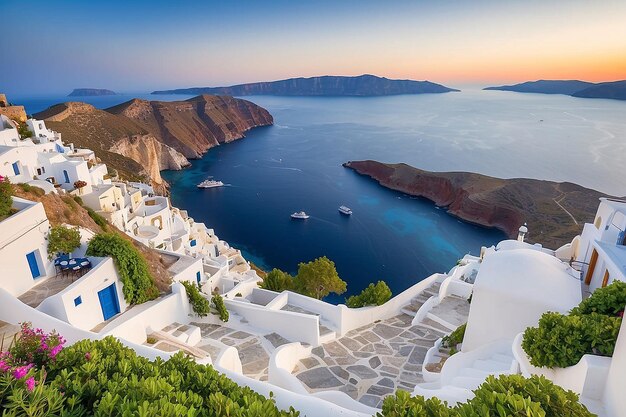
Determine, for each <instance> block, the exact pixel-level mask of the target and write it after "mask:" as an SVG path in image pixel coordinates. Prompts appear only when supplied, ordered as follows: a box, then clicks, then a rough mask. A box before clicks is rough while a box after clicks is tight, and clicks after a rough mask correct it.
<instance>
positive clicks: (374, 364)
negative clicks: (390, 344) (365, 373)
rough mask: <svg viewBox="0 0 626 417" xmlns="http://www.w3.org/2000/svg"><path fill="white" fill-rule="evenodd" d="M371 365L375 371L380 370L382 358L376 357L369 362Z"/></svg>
mask: <svg viewBox="0 0 626 417" xmlns="http://www.w3.org/2000/svg"><path fill="white" fill-rule="evenodd" d="M369 364H370V366H371V367H372V368H373V369H376V368H378V367H379V366H380V364H381V361H380V358H379V357H378V356H374V357H373V358H371V359H370V360H369Z"/></svg>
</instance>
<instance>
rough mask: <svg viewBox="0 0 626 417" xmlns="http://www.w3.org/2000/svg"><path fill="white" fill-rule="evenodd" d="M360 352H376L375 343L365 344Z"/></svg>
mask: <svg viewBox="0 0 626 417" xmlns="http://www.w3.org/2000/svg"><path fill="white" fill-rule="evenodd" d="M359 351H360V352H374V345H373V344H372V343H370V344H367V345H365V346H363V347H362V348H361V349H359Z"/></svg>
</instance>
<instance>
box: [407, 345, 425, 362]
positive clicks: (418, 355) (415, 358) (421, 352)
mask: <svg viewBox="0 0 626 417" xmlns="http://www.w3.org/2000/svg"><path fill="white" fill-rule="evenodd" d="M426 352H427V350H426V349H425V348H423V347H419V346H415V347H414V348H413V351H412V352H411V355H410V356H409V359H408V362H409V363H411V364H414V365H415V364H418V363H419V364H422V363H424V358H426Z"/></svg>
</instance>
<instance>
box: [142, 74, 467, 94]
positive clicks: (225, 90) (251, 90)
mask: <svg viewBox="0 0 626 417" xmlns="http://www.w3.org/2000/svg"><path fill="white" fill-rule="evenodd" d="M451 91H459V90H455V89H453V88H448V87H446V86H443V85H440V84H436V83H432V82H430V81H414V80H391V79H388V78H384V77H377V76H375V75H368V74H365V75H360V76H356V77H347V76H332V75H325V76H321V77H310V78H290V79H286V80H279V81H268V82H257V83H248V84H238V85H233V86H229V87H193V88H180V89H175V90H161V91H153V92H152V94H226V95H233V96H247V95H283V96H384V95H398V94H437V93H447V92H451Z"/></svg>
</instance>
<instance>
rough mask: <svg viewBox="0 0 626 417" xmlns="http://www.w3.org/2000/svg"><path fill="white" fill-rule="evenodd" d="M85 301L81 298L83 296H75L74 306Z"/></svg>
mask: <svg viewBox="0 0 626 417" xmlns="http://www.w3.org/2000/svg"><path fill="white" fill-rule="evenodd" d="M82 303H83V299H82V298H81V296H80V295H79V296H78V297H76V298H74V306H75V307H78V306H79V305H81V304H82Z"/></svg>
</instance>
